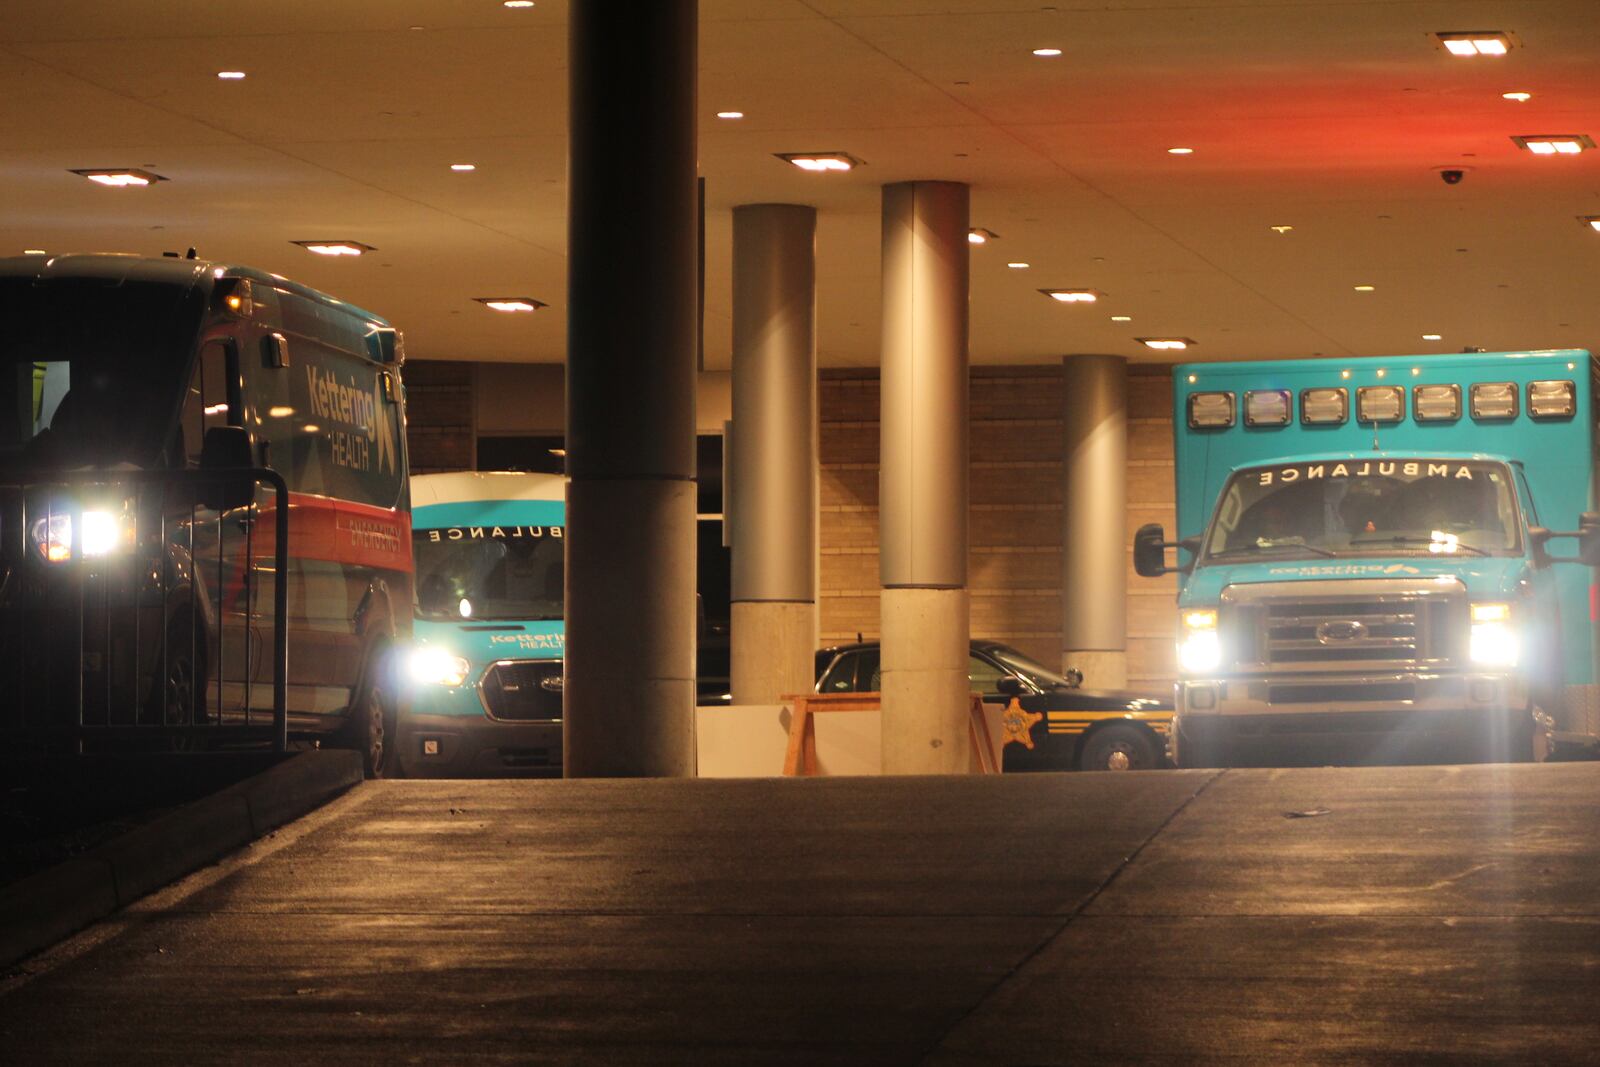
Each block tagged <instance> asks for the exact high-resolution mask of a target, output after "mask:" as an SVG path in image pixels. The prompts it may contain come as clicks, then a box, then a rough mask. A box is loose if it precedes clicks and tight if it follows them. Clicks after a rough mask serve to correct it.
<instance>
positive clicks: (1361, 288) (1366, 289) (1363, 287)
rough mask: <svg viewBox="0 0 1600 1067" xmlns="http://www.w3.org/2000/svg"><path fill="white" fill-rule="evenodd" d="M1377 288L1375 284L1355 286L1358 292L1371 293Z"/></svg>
mask: <svg viewBox="0 0 1600 1067" xmlns="http://www.w3.org/2000/svg"><path fill="white" fill-rule="evenodd" d="M1377 288H1378V287H1377V286H1376V285H1358V286H1356V287H1355V290H1356V292H1358V293H1371V292H1375V291H1376V290H1377Z"/></svg>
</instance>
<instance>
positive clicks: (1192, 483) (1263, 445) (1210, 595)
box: [1173, 349, 1596, 685]
mask: <svg viewBox="0 0 1600 1067" xmlns="http://www.w3.org/2000/svg"><path fill="white" fill-rule="evenodd" d="M1593 374H1594V370H1593V361H1592V360H1591V357H1590V355H1589V353H1588V352H1586V351H1582V350H1578V349H1562V350H1553V351H1530V352H1471V353H1458V354H1451V355H1420V356H1384V357H1363V358H1359V359H1300V360H1272V361H1263V362H1240V363H1191V364H1184V365H1181V366H1178V367H1175V368H1174V369H1173V439H1174V460H1175V469H1174V477H1175V480H1176V489H1177V524H1178V525H1177V532H1176V536H1175V539H1182V538H1187V537H1199V536H1200V535H1201V534H1202V533H1203V532H1204V531H1205V528H1206V527H1207V525H1208V524H1209V522H1210V520H1211V515H1212V511H1213V510H1214V508H1215V506H1216V502H1217V498H1218V496H1219V495H1220V493H1221V491H1222V488H1223V486H1224V485H1225V484H1226V482H1227V480H1228V477H1229V476H1230V475H1231V474H1232V473H1233V471H1235V470H1237V469H1238V468H1241V467H1250V466H1257V465H1262V464H1270V463H1278V462H1285V463H1287V462H1292V461H1295V460H1305V459H1312V458H1314V459H1328V460H1330V461H1332V460H1334V459H1346V460H1352V459H1353V460H1358V461H1364V460H1377V459H1387V458H1390V457H1419V458H1427V457H1435V458H1446V457H1448V458H1452V459H1463V460H1466V459H1484V460H1504V461H1507V462H1510V463H1512V464H1513V465H1515V466H1516V467H1517V468H1518V469H1520V470H1521V471H1522V472H1523V474H1524V475H1525V478H1526V484H1527V491H1528V493H1529V494H1531V501H1530V500H1529V499H1528V497H1527V496H1524V495H1523V494H1522V493H1520V492H1519V498H1520V503H1521V505H1522V508H1523V511H1524V515H1523V520H1524V526H1525V527H1526V526H1531V525H1539V526H1545V527H1548V528H1550V529H1555V530H1575V529H1576V528H1577V526H1578V517H1579V515H1580V514H1582V513H1583V512H1585V511H1589V510H1593V508H1594V499H1595V495H1594V469H1595V464H1594V457H1595V408H1594V401H1593V391H1592V387H1591V376H1592V375H1593ZM1557 380H1566V381H1571V382H1573V383H1574V384H1575V389H1574V392H1575V394H1576V401H1577V403H1576V412H1575V414H1574V415H1573V417H1571V418H1552V419H1535V418H1533V417H1531V416H1530V415H1529V414H1528V404H1527V395H1528V383H1530V382H1534V381H1557ZM1475 382H1513V383H1515V384H1516V386H1517V392H1518V396H1519V403H1518V412H1517V415H1516V417H1515V418H1512V419H1494V420H1490V419H1475V418H1473V417H1472V415H1471V411H1470V400H1469V396H1470V389H1471V386H1472V384H1473V383H1475ZM1446 383H1449V384H1455V385H1459V386H1460V387H1461V391H1462V413H1461V416H1460V418H1458V419H1455V420H1452V421H1448V422H1421V423H1419V422H1418V421H1416V419H1415V417H1414V415H1415V411H1414V406H1413V397H1412V387H1414V386H1417V385H1437V384H1446ZM1374 385H1376V386H1382V385H1399V386H1402V387H1404V388H1405V389H1406V393H1407V397H1406V410H1405V413H1404V415H1403V417H1402V419H1401V420H1400V421H1399V422H1398V423H1385V424H1382V425H1380V426H1379V427H1377V429H1376V432H1375V431H1374V428H1373V426H1372V425H1371V424H1370V423H1361V424H1358V423H1357V421H1356V395H1357V394H1356V390H1357V389H1358V388H1360V387H1361V386H1374ZM1332 387H1343V388H1346V389H1348V390H1349V397H1350V402H1349V407H1350V417H1349V418H1348V419H1347V421H1346V422H1345V423H1343V424H1342V425H1337V426H1308V425H1305V424H1303V423H1302V422H1301V421H1300V419H1299V395H1300V392H1301V390H1304V389H1311V388H1332ZM1278 389H1287V390H1291V391H1292V392H1293V414H1292V416H1291V419H1290V422H1289V424H1288V425H1286V426H1270V427H1266V426H1257V427H1250V426H1245V425H1244V418H1243V411H1244V394H1245V393H1246V392H1248V391H1251V390H1278ZM1209 392H1230V393H1232V394H1234V397H1235V411H1236V417H1235V421H1234V425H1233V426H1231V427H1227V428H1217V429H1193V428H1191V427H1190V426H1189V424H1188V408H1189V397H1190V396H1191V395H1193V394H1194V393H1209ZM1375 437H1376V445H1377V448H1376V449H1375V448H1374V438H1375ZM1530 507H1531V512H1532V513H1531V514H1530V513H1529V512H1530ZM1575 550H1576V542H1575V541H1571V540H1565V541H1561V540H1558V541H1555V542H1552V544H1551V551H1552V552H1553V553H1554V554H1556V555H1572V554H1574V552H1575ZM1534 572H1535V568H1534V566H1533V563H1532V560H1531V558H1530V556H1529V547H1528V545H1527V544H1526V538H1524V547H1523V555H1522V556H1520V557H1509V558H1508V557H1494V558H1484V557H1472V556H1463V557H1461V558H1452V559H1448V560H1440V559H1435V558H1428V557H1419V556H1416V555H1409V556H1404V557H1396V558H1393V559H1372V558H1365V557H1363V558H1361V559H1341V560H1334V559H1312V560H1293V561H1288V560H1281V559H1280V560H1269V561H1261V562H1253V563H1244V564H1229V565H1226V566H1207V567H1201V568H1198V569H1196V570H1195V571H1194V572H1193V573H1192V574H1190V575H1187V576H1181V575H1180V577H1179V581H1180V583H1181V587H1180V588H1181V591H1180V593H1179V605H1180V607H1191V606H1192V607H1203V606H1211V605H1215V604H1216V603H1217V600H1218V598H1219V597H1220V595H1221V592H1222V590H1223V589H1224V588H1225V587H1226V586H1227V585H1229V584H1237V583H1251V582H1268V581H1274V582H1277V581H1293V580H1311V579H1318V578H1320V579H1327V578H1330V577H1352V578H1358V577H1390V576H1395V575H1403V576H1413V575H1414V574H1424V575H1438V576H1446V575H1448V576H1451V577H1455V578H1457V579H1459V580H1460V581H1461V582H1462V583H1463V584H1464V585H1465V586H1466V588H1467V590H1468V594H1469V596H1471V597H1472V598H1473V599H1485V600H1487V599H1506V598H1508V597H1510V596H1511V595H1512V593H1513V591H1515V590H1516V589H1517V588H1518V587H1519V586H1520V585H1521V584H1522V583H1524V582H1527V581H1531V580H1532V579H1533V576H1534ZM1548 573H1549V574H1551V575H1552V576H1553V585H1554V588H1555V592H1556V595H1557V596H1558V598H1559V602H1560V608H1559V614H1560V620H1561V633H1562V645H1563V649H1562V652H1563V655H1562V660H1563V662H1564V667H1565V681H1566V683H1567V684H1569V685H1574V684H1587V683H1592V682H1593V681H1594V680H1595V678H1596V667H1595V641H1594V637H1595V633H1594V622H1593V621H1592V618H1591V614H1592V612H1591V602H1592V598H1593V596H1594V593H1593V591H1592V581H1593V572H1592V571H1591V570H1590V569H1589V568H1584V567H1580V566H1578V565H1576V564H1560V563H1557V564H1552V565H1551V568H1550V571H1549V572H1548Z"/></svg>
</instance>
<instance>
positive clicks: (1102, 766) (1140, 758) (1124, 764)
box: [1078, 722, 1161, 771]
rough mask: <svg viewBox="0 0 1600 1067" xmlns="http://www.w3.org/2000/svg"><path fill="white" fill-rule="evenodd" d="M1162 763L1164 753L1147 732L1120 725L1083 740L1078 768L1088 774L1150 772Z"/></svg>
mask: <svg viewBox="0 0 1600 1067" xmlns="http://www.w3.org/2000/svg"><path fill="white" fill-rule="evenodd" d="M1160 762H1161V752H1160V750H1159V748H1158V747H1157V745H1156V741H1155V738H1154V737H1153V736H1152V735H1151V733H1150V732H1149V731H1148V730H1145V729H1143V728H1142V727H1139V726H1134V725H1132V724H1131V723H1125V722H1117V723H1112V724H1111V725H1109V726H1102V727H1100V728H1099V729H1098V730H1096V731H1094V732H1093V733H1091V734H1090V735H1089V736H1088V737H1087V738H1085V739H1084V743H1083V755H1082V757H1080V759H1079V761H1078V766H1079V768H1080V769H1081V770H1085V771H1148V770H1153V769H1154V768H1156V767H1158V766H1160Z"/></svg>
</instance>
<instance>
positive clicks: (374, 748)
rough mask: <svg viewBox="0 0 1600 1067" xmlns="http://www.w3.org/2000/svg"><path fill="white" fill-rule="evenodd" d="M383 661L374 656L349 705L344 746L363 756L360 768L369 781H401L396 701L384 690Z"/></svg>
mask: <svg viewBox="0 0 1600 1067" xmlns="http://www.w3.org/2000/svg"><path fill="white" fill-rule="evenodd" d="M381 662H382V660H381V656H379V657H375V662H374V663H373V664H371V665H370V666H369V668H368V670H367V679H366V681H365V682H363V683H362V684H361V687H360V688H359V689H358V690H356V696H355V699H354V700H352V701H351V702H350V711H349V713H348V718H347V721H346V722H345V729H344V737H343V745H344V747H346V748H352V749H355V750H356V751H357V752H359V753H361V766H362V769H363V770H364V771H365V772H366V776H367V777H368V778H398V777H399V776H400V758H399V757H400V753H399V750H398V747H397V745H396V741H397V740H398V729H397V718H398V716H397V715H396V712H395V706H394V701H393V700H392V699H391V698H390V697H389V696H388V695H387V693H386V691H385V686H384V679H383V670H382V667H381V666H380V664H381Z"/></svg>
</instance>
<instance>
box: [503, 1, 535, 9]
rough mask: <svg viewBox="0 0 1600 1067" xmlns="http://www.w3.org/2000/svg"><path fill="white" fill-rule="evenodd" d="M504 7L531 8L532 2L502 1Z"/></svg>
mask: <svg viewBox="0 0 1600 1067" xmlns="http://www.w3.org/2000/svg"><path fill="white" fill-rule="evenodd" d="M504 4H505V6H506V7H532V6H533V0H504Z"/></svg>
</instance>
